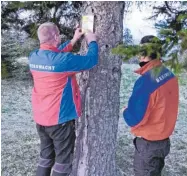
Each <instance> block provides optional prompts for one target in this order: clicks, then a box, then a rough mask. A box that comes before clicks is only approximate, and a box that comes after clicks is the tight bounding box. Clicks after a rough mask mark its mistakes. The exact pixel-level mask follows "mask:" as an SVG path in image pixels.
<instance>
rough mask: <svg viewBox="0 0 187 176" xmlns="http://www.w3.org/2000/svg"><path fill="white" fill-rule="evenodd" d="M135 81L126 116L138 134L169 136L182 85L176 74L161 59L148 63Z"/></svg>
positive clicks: (173, 123)
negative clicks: (180, 85)
mask: <svg viewBox="0 0 187 176" xmlns="http://www.w3.org/2000/svg"><path fill="white" fill-rule="evenodd" d="M136 73H139V74H141V76H140V78H139V79H138V80H137V81H136V83H135V85H134V88H133V92H132V95H131V97H130V99H129V102H128V107H127V109H125V110H124V112H123V116H124V119H125V121H126V123H127V124H128V125H129V126H130V127H131V132H132V133H133V134H134V135H135V136H141V137H143V138H145V139H147V140H152V141H154V140H162V139H166V138H168V137H169V136H170V135H171V134H172V132H173V130H174V127H175V123H176V120H177V114H178V105H179V87H178V80H177V78H176V77H175V75H174V74H173V73H172V72H171V71H170V70H169V69H167V68H166V67H164V66H163V65H162V63H161V62H160V60H153V61H150V62H149V63H147V64H146V65H145V66H143V67H142V68H140V69H138V70H137V71H136Z"/></svg>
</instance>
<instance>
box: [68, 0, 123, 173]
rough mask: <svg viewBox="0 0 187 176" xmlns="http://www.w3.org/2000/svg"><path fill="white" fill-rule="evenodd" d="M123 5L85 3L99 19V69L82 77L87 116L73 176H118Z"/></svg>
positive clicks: (82, 124)
mask: <svg viewBox="0 0 187 176" xmlns="http://www.w3.org/2000/svg"><path fill="white" fill-rule="evenodd" d="M123 11H124V3H123V2H84V13H85V14H90V13H91V14H94V15H95V24H94V26H95V32H96V34H97V35H98V37H99V40H98V43H99V50H100V52H99V57H100V59H99V65H98V66H96V67H95V68H93V69H92V70H90V71H88V72H83V73H82V74H81V75H80V77H79V84H80V89H81V94H82V108H83V114H82V117H81V118H79V120H78V123H77V125H76V126H77V131H76V133H77V138H76V146H75V154H74V157H75V158H74V162H73V170H72V173H71V176H116V175H117V167H116V162H115V154H116V153H115V151H116V141H117V129H118V118H119V105H120V100H119V90H120V80H121V64H122V61H121V58H120V57H119V56H114V55H112V54H111V49H112V48H113V47H116V46H117V45H118V44H119V43H120V42H122V38H123Z"/></svg>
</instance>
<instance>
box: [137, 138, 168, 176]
mask: <svg viewBox="0 0 187 176" xmlns="http://www.w3.org/2000/svg"><path fill="white" fill-rule="evenodd" d="M134 146H135V155H134V172H135V176H161V172H162V169H163V167H164V164H165V163H164V160H165V157H166V156H167V155H168V154H169V151H170V140H169V138H168V139H165V140H160V141H148V140H146V139H143V138H138V137H136V138H135V139H134Z"/></svg>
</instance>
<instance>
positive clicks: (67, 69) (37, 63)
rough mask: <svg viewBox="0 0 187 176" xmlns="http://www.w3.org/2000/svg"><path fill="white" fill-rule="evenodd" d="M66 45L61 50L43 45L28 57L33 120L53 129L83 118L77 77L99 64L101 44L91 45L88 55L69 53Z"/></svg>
mask: <svg viewBox="0 0 187 176" xmlns="http://www.w3.org/2000/svg"><path fill="white" fill-rule="evenodd" d="M71 50H72V45H71V43H70V42H66V43H64V44H62V45H60V47H59V48H55V47H53V46H49V45H45V44H42V45H41V46H40V49H39V50H35V51H33V52H32V53H31V54H30V56H29V66H30V71H31V73H32V76H33V80H34V87H33V90H32V108H33V116H34V120H35V122H36V123H37V124H40V125H43V126H52V125H57V124H61V123H65V122H67V121H70V120H73V119H75V118H77V117H80V116H81V98H80V91H79V86H78V84H77V81H76V74H77V73H79V72H81V71H84V70H88V69H91V68H93V67H94V66H95V65H96V64H97V63H98V44H97V43H96V42H91V43H90V44H89V46H88V52H87V54H86V55H85V56H80V55H74V54H72V53H70V51H71Z"/></svg>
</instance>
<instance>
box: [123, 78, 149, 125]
mask: <svg viewBox="0 0 187 176" xmlns="http://www.w3.org/2000/svg"><path fill="white" fill-rule="evenodd" d="M148 86H149V85H148V84H147V82H146V80H145V78H144V77H140V78H139V79H138V80H137V81H136V83H135V85H134V88H133V92H132V95H131V97H130V99H129V102H128V107H127V109H125V110H124V112H123V117H124V119H125V121H126V123H127V124H128V125H129V126H131V127H133V126H136V125H138V124H139V123H140V122H141V121H142V120H143V118H144V116H145V113H146V111H147V107H148V104H149V97H150V93H149V90H148V89H147V87H148Z"/></svg>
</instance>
